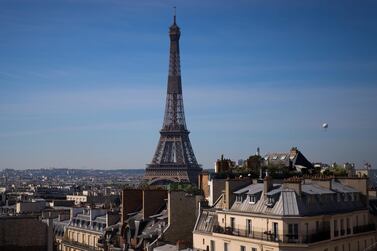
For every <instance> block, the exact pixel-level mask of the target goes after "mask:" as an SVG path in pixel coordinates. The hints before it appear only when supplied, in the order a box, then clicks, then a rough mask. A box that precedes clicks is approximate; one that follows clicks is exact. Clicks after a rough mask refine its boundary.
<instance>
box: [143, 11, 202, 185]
mask: <svg viewBox="0 0 377 251" xmlns="http://www.w3.org/2000/svg"><path fill="white" fill-rule="evenodd" d="M169 36H170V57H169V75H168V86H167V94H166V104H165V115H164V122H163V125H162V129H161V130H160V140H159V141H158V144H157V148H156V151H155V154H154V156H153V159H152V162H151V163H150V164H148V165H147V168H146V171H145V176H144V178H145V179H146V180H148V182H149V183H150V184H167V183H172V182H184V183H192V184H196V183H197V179H198V178H197V177H198V174H199V173H200V172H201V171H202V168H201V167H200V165H199V164H198V162H197V160H196V157H195V154H194V151H193V149H192V146H191V142H190V138H189V133H190V132H189V131H188V130H187V126H186V121H185V113H184V108H183V96H182V82H181V66H180V55H179V38H180V36H181V32H180V29H179V27H178V25H177V24H176V16H175V15H174V23H173V24H172V25H171V26H170V28H169Z"/></svg>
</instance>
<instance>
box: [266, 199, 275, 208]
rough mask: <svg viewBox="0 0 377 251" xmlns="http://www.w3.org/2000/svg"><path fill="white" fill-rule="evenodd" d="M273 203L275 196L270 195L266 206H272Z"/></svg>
mask: <svg viewBox="0 0 377 251" xmlns="http://www.w3.org/2000/svg"><path fill="white" fill-rule="evenodd" d="M274 203H275V198H274V197H272V196H270V197H268V201H267V206H268V207H273V206H274Z"/></svg>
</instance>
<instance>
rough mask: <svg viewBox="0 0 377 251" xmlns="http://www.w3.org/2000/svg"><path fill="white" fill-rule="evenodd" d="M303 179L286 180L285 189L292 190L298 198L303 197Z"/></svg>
mask: <svg viewBox="0 0 377 251" xmlns="http://www.w3.org/2000/svg"><path fill="white" fill-rule="evenodd" d="M301 184H302V179H301V178H299V177H290V178H288V179H286V180H284V183H283V188H288V189H292V190H293V191H295V193H296V194H297V195H298V196H301V192H302V186H301Z"/></svg>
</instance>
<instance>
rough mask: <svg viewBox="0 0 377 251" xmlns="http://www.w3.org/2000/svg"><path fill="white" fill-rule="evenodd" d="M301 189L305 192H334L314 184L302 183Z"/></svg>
mask: <svg viewBox="0 0 377 251" xmlns="http://www.w3.org/2000/svg"><path fill="white" fill-rule="evenodd" d="M301 189H302V191H303V192H304V193H307V194H334V193H335V192H333V191H331V190H330V189H326V188H324V187H321V186H319V185H316V184H302V185H301Z"/></svg>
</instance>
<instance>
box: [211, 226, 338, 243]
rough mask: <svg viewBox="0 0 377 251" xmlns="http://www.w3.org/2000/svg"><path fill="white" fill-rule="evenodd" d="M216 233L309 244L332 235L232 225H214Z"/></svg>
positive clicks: (327, 238)
mask: <svg viewBox="0 0 377 251" xmlns="http://www.w3.org/2000/svg"><path fill="white" fill-rule="evenodd" d="M213 232H214V233H220V234H226V235H233V236H240V237H247V238H252V239H257V240H264V241H271V242H282V243H299V244H300V243H301V244H309V243H315V242H319V241H324V240H330V238H331V235H330V231H321V232H317V233H313V234H309V235H302V234H298V233H297V234H286V235H281V234H276V233H273V232H271V231H263V230H261V229H260V230H258V231H255V229H254V231H251V232H250V231H246V230H242V229H235V228H234V229H232V228H230V227H227V228H224V227H221V226H218V225H216V226H214V227H213Z"/></svg>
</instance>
